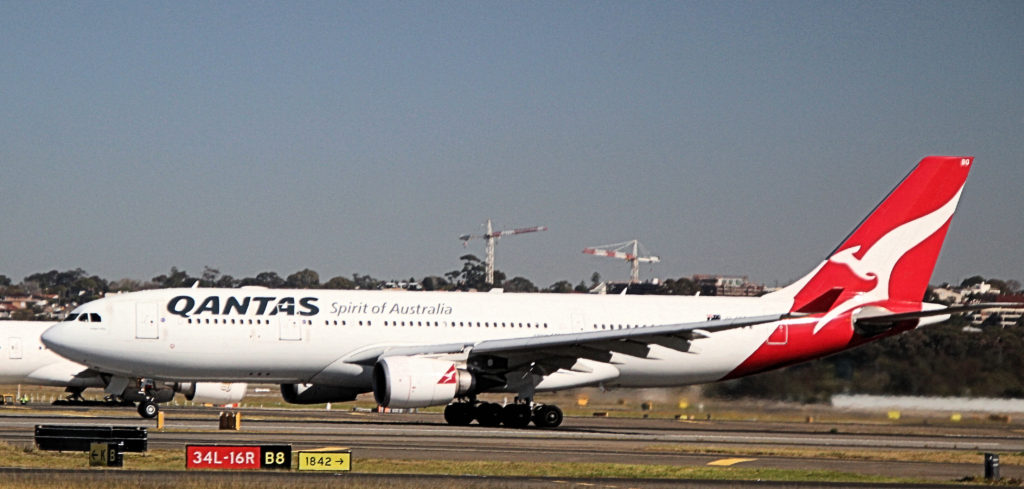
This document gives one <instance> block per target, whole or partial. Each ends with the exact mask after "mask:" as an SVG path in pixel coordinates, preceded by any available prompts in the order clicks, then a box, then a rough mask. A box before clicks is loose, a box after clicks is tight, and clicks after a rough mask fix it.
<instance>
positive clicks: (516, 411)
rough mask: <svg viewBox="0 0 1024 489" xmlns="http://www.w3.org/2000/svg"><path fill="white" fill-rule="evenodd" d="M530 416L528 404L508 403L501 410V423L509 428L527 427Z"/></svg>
mask: <svg viewBox="0 0 1024 489" xmlns="http://www.w3.org/2000/svg"><path fill="white" fill-rule="evenodd" d="M530 417H531V416H530V406H529V405H528V404H508V405H506V406H505V408H504V409H502V410H501V423H502V424H504V425H505V426H506V427H508V428H526V427H527V426H530Z"/></svg>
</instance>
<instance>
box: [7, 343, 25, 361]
mask: <svg viewBox="0 0 1024 489" xmlns="http://www.w3.org/2000/svg"><path fill="white" fill-rule="evenodd" d="M7 340H8V342H7V343H8V344H9V345H10V346H11V347H10V350H9V351H10V356H11V360H21V354H22V348H21V338H14V337H11V338H8V339H7Z"/></svg>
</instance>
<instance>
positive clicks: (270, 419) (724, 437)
mask: <svg viewBox="0 0 1024 489" xmlns="http://www.w3.org/2000/svg"><path fill="white" fill-rule="evenodd" d="M165 412H166V424H165V428H164V430H156V429H155V422H154V421H151V420H142V419H141V418H139V417H138V416H137V415H136V414H135V411H134V410H133V409H131V408H120V409H105V410H84V409H69V408H65V407H61V408H56V407H43V408H33V409H32V410H22V409H0V439H2V440H3V441H5V442H7V443H9V444H13V445H18V446H30V445H32V443H33V433H34V427H35V425H37V424H92V425H116V426H148V427H150V431H149V446H150V448H151V449H182V450H183V449H184V446H185V445H186V444H213V443H219V444H240V443H288V444H291V445H292V446H293V448H294V449H296V450H299V449H309V448H320V447H327V446H332V447H338V446H343V447H348V448H350V449H351V450H352V453H353V459H354V460H356V461H358V459H359V458H366V459H369V458H375V459H395V460H399V459H403V460H464V461H477V460H482V461H508V462H538V461H543V462H589V463H624V464H653V465H671V466H708V465H719V466H733V467H746V468H755V467H761V468H777V469H792V470H808V469H820V470H828V471H837V472H847V473H855V474H870V475H881V476H889V477H913V478H918V479H924V480H929V481H934V482H950V481H953V480H958V479H961V478H964V477H969V476H973V477H978V478H980V477H981V475H982V472H983V466H982V455H981V454H982V453H984V452H991V453H999V454H1003V455H1007V454H1013V453H1020V452H1024V434H1022V433H1021V432H1020V431H1019V430H1012V429H1010V427H1009V426H1007V425H997V424H992V425H984V426H976V427H971V426H968V427H962V426H955V427H950V426H921V425H918V426H902V425H892V424H827V423H822V424H805V423H781V422H779V423H765V422H754V421H713V420H711V421H676V420H670V419H635V418H634V419H619V418H583V417H576V418H574V417H566V419H565V422H564V423H563V425H562V426H561V427H560V428H558V429H555V430H540V429H524V430H514V429H504V428H483V427H479V426H475V425H474V426H468V427H451V426H448V425H446V424H445V423H444V421H443V419H442V417H441V415H439V414H386V415H385V414H376V413H356V412H349V411H337V410H335V411H313V410H293V409H279V410H270V409H267V410H264V409H243V410H241V411H240V412H241V413H242V429H241V431H238V432H235V431H221V430H219V429H218V417H217V416H218V412H219V411H218V410H217V409H184V408H174V407H169V408H167V409H166V411H165ZM705 451H711V452H717V453H704V452H705ZM829 452H851V453H868V454H871V453H877V454H886V453H899V454H901V455H899V456H890V457H891V459H888V460H877V459H876V460H863V459H859V458H853V457H846V458H834V456H830V455H828V454H829ZM930 452H943V453H954V454H962V455H963V458H965V459H968V460H970V459H971V458H972V457H973V458H976V460H977V462H976V463H966V462H960V463H948V462H930V461H923V460H921V459H923V458H925V457H923V454H928V453H930ZM818 454H822V455H818ZM902 454H905V455H902ZM872 458H876V457H872ZM357 464H358V462H355V465H357ZM1001 475H1002V476H1003V477H1007V478H1017V479H1022V478H1024V467H1021V466H1018V465H1011V464H1007V463H1005V462H1004V463H1003V464H1002V465H1001Z"/></svg>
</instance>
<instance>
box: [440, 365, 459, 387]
mask: <svg viewBox="0 0 1024 489" xmlns="http://www.w3.org/2000/svg"><path fill="white" fill-rule="evenodd" d="M457 373H458V371H457V370H455V364H454V363H453V364H452V366H451V367H448V371H447V372H445V373H444V375H442V376H441V380H438V381H437V383H438V384H454V383H455V382H456V381H455V375H456V374H457Z"/></svg>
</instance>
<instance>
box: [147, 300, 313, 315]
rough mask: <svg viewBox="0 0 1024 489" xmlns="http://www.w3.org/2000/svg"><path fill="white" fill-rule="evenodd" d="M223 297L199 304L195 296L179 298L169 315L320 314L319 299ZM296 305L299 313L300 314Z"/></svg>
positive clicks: (169, 303)
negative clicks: (317, 302) (317, 301)
mask: <svg viewBox="0 0 1024 489" xmlns="http://www.w3.org/2000/svg"><path fill="white" fill-rule="evenodd" d="M221 299H222V298H221V297H219V296H216V295H211V296H209V297H207V298H205V299H202V300H199V299H197V298H195V297H192V296H187V295H179V296H177V297H175V298H173V299H171V300H170V301H168V302H167V312H169V313H171V314H176V315H178V316H181V317H184V318H187V317H191V316H192V315H196V314H203V313H209V314H224V315H227V314H255V315H257V316H261V315H267V316H275V315H277V314H283V315H286V316H294V315H295V314H296V313H298V314H299V315H300V316H315V315H316V314H317V313H318V312H320V308H319V307H318V306H317V305H316V300H317V298H316V297H302V298H299V299H296V298H295V297H281V298H278V297H242V298H238V297H225V298H223V304H221V302H222V301H221ZM296 303H298V306H297V307H298V308H299V310H298V311H296Z"/></svg>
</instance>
